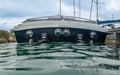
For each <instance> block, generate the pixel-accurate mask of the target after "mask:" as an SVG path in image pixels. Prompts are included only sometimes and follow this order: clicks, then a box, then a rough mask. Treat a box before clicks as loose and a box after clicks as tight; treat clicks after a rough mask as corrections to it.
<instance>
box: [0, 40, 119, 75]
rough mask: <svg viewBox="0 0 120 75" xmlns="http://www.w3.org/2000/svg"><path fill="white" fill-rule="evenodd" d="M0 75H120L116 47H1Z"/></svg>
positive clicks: (77, 44)
mask: <svg viewBox="0 0 120 75" xmlns="http://www.w3.org/2000/svg"><path fill="white" fill-rule="evenodd" d="M0 75H120V47H119V46H113V45H109V46H108V45H99V46H98V45H97V46H95V45H91V46H88V45H85V44H81V43H76V44H75V43H62V42H61V43H49V44H40V45H30V44H16V43H9V44H1V45H0Z"/></svg>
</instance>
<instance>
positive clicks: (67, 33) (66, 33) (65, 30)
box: [63, 29, 70, 37]
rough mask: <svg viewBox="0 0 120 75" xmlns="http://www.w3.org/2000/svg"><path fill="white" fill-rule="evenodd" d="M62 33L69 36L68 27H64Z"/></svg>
mask: <svg viewBox="0 0 120 75" xmlns="http://www.w3.org/2000/svg"><path fill="white" fill-rule="evenodd" d="M63 35H64V37H68V36H70V30H69V29H64V30H63Z"/></svg>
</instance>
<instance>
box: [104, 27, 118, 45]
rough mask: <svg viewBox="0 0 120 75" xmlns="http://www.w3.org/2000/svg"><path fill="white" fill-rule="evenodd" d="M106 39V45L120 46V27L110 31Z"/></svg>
mask: <svg viewBox="0 0 120 75" xmlns="http://www.w3.org/2000/svg"><path fill="white" fill-rule="evenodd" d="M108 31H109V34H107V37H106V41H105V43H106V44H120V27H118V28H113V29H109V30H108Z"/></svg>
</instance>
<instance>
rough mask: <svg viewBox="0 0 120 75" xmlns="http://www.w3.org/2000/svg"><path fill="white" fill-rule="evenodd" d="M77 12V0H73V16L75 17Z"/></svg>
mask: <svg viewBox="0 0 120 75" xmlns="http://www.w3.org/2000/svg"><path fill="white" fill-rule="evenodd" d="M75 14H76V12H75V0H73V16H74V17H75Z"/></svg>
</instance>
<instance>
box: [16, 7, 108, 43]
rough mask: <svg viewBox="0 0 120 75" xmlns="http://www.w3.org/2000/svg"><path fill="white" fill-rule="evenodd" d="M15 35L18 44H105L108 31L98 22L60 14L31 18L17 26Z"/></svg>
mask: <svg viewBox="0 0 120 75" xmlns="http://www.w3.org/2000/svg"><path fill="white" fill-rule="evenodd" d="M60 11H61V9H60ZM14 33H15V37H16V41H17V42H18V43H26V42H28V43H32V42H82V43H104V41H105V38H106V34H107V30H106V29H104V28H102V27H101V26H100V25H99V24H98V23H97V22H96V21H93V20H90V19H85V18H80V17H75V16H62V15H61V14H60V15H55V16H45V17H37V18H29V19H27V20H25V21H24V22H22V23H21V24H19V25H18V26H15V27H14Z"/></svg>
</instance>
